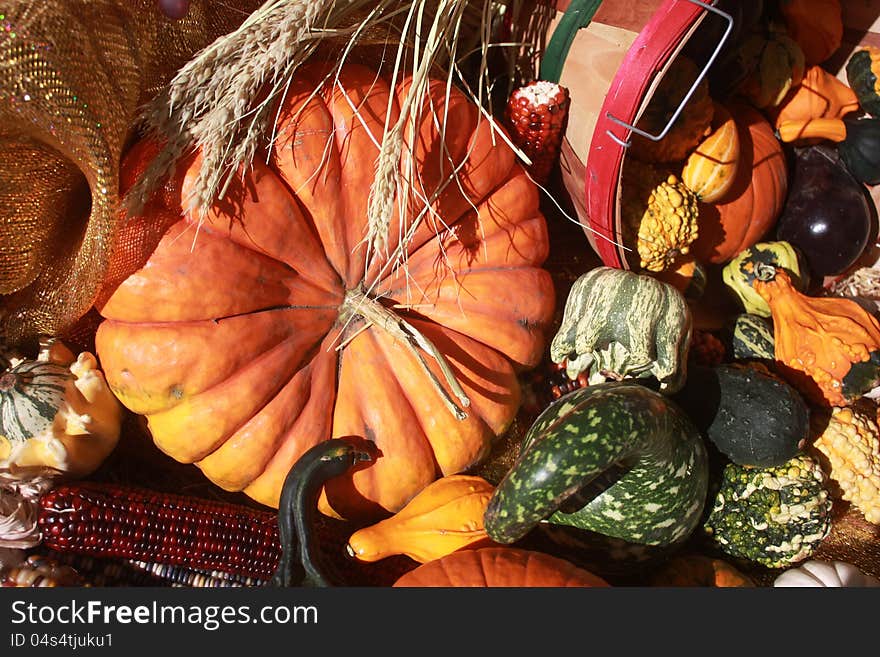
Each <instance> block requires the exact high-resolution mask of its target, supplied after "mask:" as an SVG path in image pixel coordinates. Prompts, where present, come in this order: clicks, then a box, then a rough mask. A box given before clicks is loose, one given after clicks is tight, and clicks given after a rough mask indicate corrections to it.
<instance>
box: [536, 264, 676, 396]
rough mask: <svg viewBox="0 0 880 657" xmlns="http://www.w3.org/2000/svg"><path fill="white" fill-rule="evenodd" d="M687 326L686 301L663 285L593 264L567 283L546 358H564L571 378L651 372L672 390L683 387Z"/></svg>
mask: <svg viewBox="0 0 880 657" xmlns="http://www.w3.org/2000/svg"><path fill="white" fill-rule="evenodd" d="M692 326H693V320H692V317H691V313H690V310H689V308H688V305H687V301H685V298H684V296H683V295H682V293H681V292H679V291H678V290H676V289H675V288H674V287H672V286H671V285H669V284H668V283H664V282H663V281H660V280H657V279H656V278H653V277H651V276H644V275H641V274H636V273H634V272H631V271H625V270H622V269H614V268H612V267H597V268H595V269H592V270H590V271H589V272H587V273H586V274H584V275H582V276H581V277H580V278H578V279H577V280H576V281H575V282H574V284H573V285H572V287H571V290H570V291H569V294H568V298H567V300H566V302H565V309H564V311H563V317H562V323H561V325H560V328H559V330H558V331H557V333H556V336H555V337H554V338H553V341H552V342H551V344H550V358H551V359H552V360H553V362H555V363H562V362H563V361H565V362H566V373H567V374H568V376H569V378H571V379H576V378H577V377H578V375H579V374H580V373H581V372H585V371H586V372H588V379H589V382H590V383H591V384H596V383H602V382H604V381H605V380H606V379H624V378H646V377H651V376H653V377H654V378H656V379H657V381H658V382H659V383H660V391H661V392H663V393H665V394H672V393H674V392H676V391H677V390H679V389H680V388H681V387H682V385H684V381H685V376H686V365H687V354H688V349H689V348H690V342H691V332H692Z"/></svg>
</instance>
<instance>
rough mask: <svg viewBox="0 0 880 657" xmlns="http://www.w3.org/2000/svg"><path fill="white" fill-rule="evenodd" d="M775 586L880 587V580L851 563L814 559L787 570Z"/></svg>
mask: <svg viewBox="0 0 880 657" xmlns="http://www.w3.org/2000/svg"><path fill="white" fill-rule="evenodd" d="M773 586H774V587H825V588H841V587H863V586H869V587H874V586H876V587H880V580H878V579H877V578H876V577H872V576H871V575H867V574H865V573H863V572H862V571H861V570H859V569H858V568H857V567H856V566H854V565H852V564H851V563H845V562H843V561H820V560H817V559H814V560H811V561H807V562H804V563H803V564H802V565H800V566H798V567H797V568H791V569H789V570H786V571H785V572H784V573H782V574H781V575H779V577H777V578H776V580H775V581H774V582H773Z"/></svg>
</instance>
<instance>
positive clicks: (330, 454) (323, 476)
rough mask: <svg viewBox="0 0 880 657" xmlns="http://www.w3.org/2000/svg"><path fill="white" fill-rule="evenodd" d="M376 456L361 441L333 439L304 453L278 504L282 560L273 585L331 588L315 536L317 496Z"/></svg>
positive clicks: (283, 489)
mask: <svg viewBox="0 0 880 657" xmlns="http://www.w3.org/2000/svg"><path fill="white" fill-rule="evenodd" d="M373 458H374V455H373V454H372V453H370V451H369V450H368V448H367V446H366V445H365V444H363V443H362V442H361V441H358V442H356V441H354V440H351V439H348V438H334V439H332V440H325V441H323V442H320V443H318V444H317V445H315V446H314V447H312V448H311V449H309V450H308V451H307V452H305V453H304V454H303V455H302V456H301V457H300V458H299V459H298V460H297V462H296V463H294V465H293V467H292V468H291V469H290V472H288V473H287V477H286V478H285V480H284V486H283V487H282V489H281V500H280V503H279V505H278V533H279V536H280V539H281V558H280V560H279V562H278V568H277V570H276V571H275V574H274V575H273V576H272V580H271V581H270V582H269V585H270V586H312V587H318V586H332V585H334V584H339V583H338V582H331V581H330V579H329V577H328V576H327V574H325V573H324V571H323V568H322V567H321V564H320V563H319V560H318V555H317V554H316V548H317V545H316V540H315V536H314V527H315V525H316V523H315V514H316V513H317V512H318V510H317V509H318V497H319V495H320V494H321V489H322V488H323V486H324V483H325V482H326V481H328V480H329V479H332V478H333V477H338V476H340V475H343V474H345V473H346V472H348V471H349V470H351V469H352V468H354V467H355V466H357V465H359V464H364V463H366V462H369V461H372V460H373Z"/></svg>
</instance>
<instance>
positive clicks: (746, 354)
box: [729, 313, 775, 360]
mask: <svg viewBox="0 0 880 657" xmlns="http://www.w3.org/2000/svg"><path fill="white" fill-rule="evenodd" d="M729 331H730V337H729V340H730V347H731V352H732V353H733V357H734V358H736V359H742V360H748V359H752V358H760V359H763V360H773V359H774V358H775V355H774V346H773V345H774V342H773V324H772V323H771V322H770V320H769V319H764V318H763V317H760V316H759V315H752V314H749V313H744V314H742V315H737V316H736V318H735V319H734V320H733V325H732V326H731V327H730V329H729Z"/></svg>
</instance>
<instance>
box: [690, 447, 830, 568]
mask: <svg viewBox="0 0 880 657" xmlns="http://www.w3.org/2000/svg"><path fill="white" fill-rule="evenodd" d="M826 481H827V479H826V477H825V474H824V473H823V471H822V469H821V467H820V466H819V464H818V463H817V462H816V461H815V460H813V459H812V458H810V457H809V456H806V455H800V456H796V457H795V458H793V459H791V460H790V461H788V462H787V463H785V464H784V465H781V466H778V467H773V468H749V467H743V466H740V465H736V464H734V463H731V464H728V465H727V466H725V468H724V473H723V475H722V483H721V488H720V489H719V491H718V494H717V495H716V497H715V501H714V504H713V507H712V512H711V513H710V515H709V518H708V519H707V520H706V523H705V525H704V526H703V528H704V530H705V531H706V533H707V534H708V535H709V536H710V537H711V539H712V541H713V542H714V543H715V545H716V546H717V547H719V548H720V549H721V550H723V551H724V552H726V553H727V554H729V555H731V556H734V557H740V558H743V559H749V560H751V561H756V562H758V563H760V564H762V565H764V566H767V567H768V568H782V567H785V566H789V565H791V564H793V563H797V562H798V561H802V560H804V559H806V558H807V557H809V556H810V555H811V554H813V552H815V551H816V548H818V547H819V544H820V543H821V542H822V541H823V540H824V539H825V537H826V536H828V533H829V532H830V531H831V505H832V500H831V497H830V495H829V494H828V491H827V489H826Z"/></svg>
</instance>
